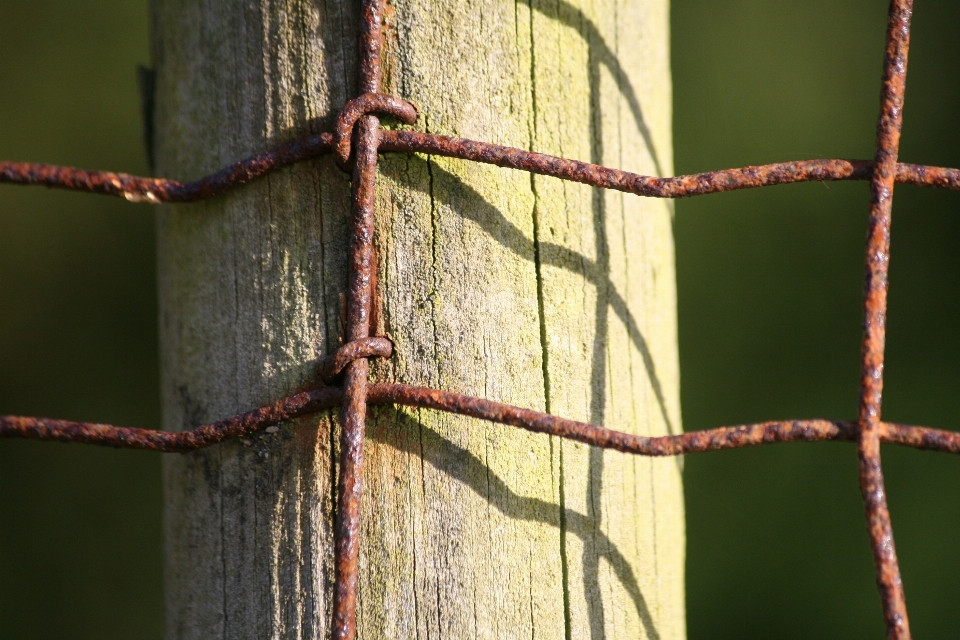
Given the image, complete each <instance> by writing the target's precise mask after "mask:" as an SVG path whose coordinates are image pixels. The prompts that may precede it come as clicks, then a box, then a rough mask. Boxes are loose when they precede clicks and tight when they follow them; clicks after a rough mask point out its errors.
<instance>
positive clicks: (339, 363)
mask: <svg viewBox="0 0 960 640" xmlns="http://www.w3.org/2000/svg"><path fill="white" fill-rule="evenodd" d="M392 355H393V343H392V342H391V341H390V339H389V338H383V337H376V336H374V337H370V338H360V339H359V340H353V341H352V342H348V343H346V344H345V345H343V346H342V347H340V348H339V349H337V350H336V351H334V352H333V353H331V354H330V355H329V356H327V357H326V358H325V359H324V361H323V366H322V367H321V368H320V378H321V379H322V380H323V381H324V382H326V383H330V382H333V380H334V379H335V378H336V377H337V376H338V375H340V372H341V371H343V369H344V367H346V366H347V365H348V364H350V363H351V362H353V361H354V360H359V359H360V358H389V357H390V356H392Z"/></svg>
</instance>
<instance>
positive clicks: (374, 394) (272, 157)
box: [0, 0, 960, 640]
mask: <svg viewBox="0 0 960 640" xmlns="http://www.w3.org/2000/svg"><path fill="white" fill-rule="evenodd" d="M912 9H913V3H912V0H892V1H891V4H890V10H889V17H888V23H887V38H886V51H885V60H884V67H883V68H884V71H883V79H882V87H881V109H880V118H879V121H878V125H877V137H876V149H877V151H876V156H875V158H874V160H873V161H865V160H841V159H833V160H806V161H796V162H787V163H779V164H771V165H763V166H752V167H742V168H737V169H729V170H723V171H714V172H708V173H702V174H694V175H687V176H677V177H673V178H658V177H651V176H643V175H638V174H633V173H629V172H625V171H620V170H617V169H612V168H608V167H603V166H599V165H595V164H590V163H586V162H580V161H576V160H570V159H566V158H559V157H555V156H550V155H545V154H540V153H534V152H529V151H524V150H520V149H515V148H510V147H504V146H499V145H493V144H489V143H486V142H479V141H475V140H467V139H463V138H453V137H447V136H441V135H433V134H427V133H421V132H417V131H412V130H399V131H387V130H383V129H381V128H380V123H379V119H378V117H377V116H378V115H380V114H390V115H393V116H395V117H397V118H399V119H400V120H401V121H402V122H404V123H405V124H408V125H413V124H415V122H416V120H417V113H416V109H415V108H414V107H413V106H412V105H411V104H409V103H408V102H406V101H404V100H401V99H400V98H397V97H395V96H390V95H386V94H383V93H380V79H381V47H382V37H381V32H380V31H381V25H382V15H381V14H382V11H383V4H382V0H363V3H362V17H361V32H360V37H359V49H360V51H359V53H360V56H359V58H360V65H359V67H360V83H359V84H360V95H359V96H358V97H356V98H354V99H353V100H351V101H349V102H348V103H347V104H346V105H345V106H344V107H343V109H342V110H341V112H340V115H339V117H338V119H337V125H336V128H335V131H333V132H331V133H323V134H319V135H313V136H309V137H306V138H303V139H301V140H298V141H296V142H293V143H291V144H287V145H284V146H282V147H279V148H276V149H273V150H270V151H266V152H264V153H261V154H259V155H257V156H254V157H252V158H248V159H246V160H243V161H241V162H239V163H237V164H235V165H232V166H229V167H226V168H224V169H222V170H221V171H219V172H217V173H215V174H213V175H210V176H207V177H205V178H202V179H200V180H198V181H196V182H192V183H181V182H177V181H174V180H165V179H158V178H143V177H137V176H132V175H127V174H119V173H110V172H99V171H86V170H80V169H74V168H68V167H59V166H51V165H43V164H31V163H13V162H0V182H9V183H15V184H27V185H44V186H48V187H54V188H61V189H69V190H75V191H86V192H90V193H99V194H104V195H112V196H117V197H122V198H125V199H127V200H129V201H131V202H138V203H153V204H156V203H162V202H194V201H198V200H203V199H206V198H211V197H215V196H218V195H221V194H223V193H226V192H228V191H230V190H233V189H236V188H238V187H240V186H241V185H243V184H246V183H248V182H250V181H252V180H255V179H257V178H259V177H262V176H264V175H266V174H268V173H270V172H272V171H275V170H277V169H279V168H281V167H284V166H287V165H289V164H292V163H296V162H301V161H303V160H306V159H309V158H314V157H317V156H319V155H323V154H328V153H332V154H334V155H335V156H336V159H337V161H338V163H339V164H340V165H341V166H342V167H344V168H345V169H347V170H350V171H352V177H353V181H352V190H353V198H352V202H353V211H352V230H351V241H350V248H349V275H348V290H347V296H346V301H347V322H346V331H345V333H346V335H345V340H344V344H343V346H342V347H341V348H340V349H338V350H337V351H336V352H335V353H333V354H331V355H330V356H329V357H328V358H327V359H326V361H325V364H324V366H323V368H322V372H321V378H322V379H323V380H324V382H326V383H328V384H329V385H330V386H321V387H318V388H314V389H311V390H308V391H304V392H301V393H298V394H295V395H292V396H289V397H287V398H282V399H280V400H277V401H276V402H274V403H272V404H270V405H266V406H263V407H260V408H258V409H255V410H253V411H249V412H247V413H243V414H240V415H237V416H233V417H230V418H226V419H224V420H220V421H218V422H215V423H211V424H206V425H201V426H199V427H196V428H194V429H192V430H189V431H184V432H177V433H173V432H164V431H159V430H150V429H137V428H128V427H118V426H112V425H103V424H92V423H80V422H69V421H64V420H53V419H47V418H34V417H20V416H0V437H4V438H29V439H36V440H52V441H61V442H80V443H86V444H96V445H103V446H112V447H121V448H135V449H149V450H155V451H161V452H187V451H193V450H196V449H200V448H203V447H208V446H211V445H214V444H217V443H220V442H223V441H225V440H228V439H231V438H238V437H242V436H244V435H247V434H250V433H252V432H254V431H257V430H259V429H263V428H266V427H268V426H271V425H275V424H277V423H279V422H282V421H285V420H289V419H291V418H294V417H297V416H301V415H305V414H309V413H315V412H318V411H322V410H326V409H331V408H334V407H341V417H342V424H343V429H342V432H341V448H340V452H341V453H340V456H341V459H340V467H339V469H340V473H339V484H338V502H337V521H336V528H335V542H334V545H335V576H336V581H335V588H334V626H333V633H332V635H333V638H335V640H352V639H353V638H354V637H355V636H356V598H357V585H358V570H357V557H358V551H359V519H360V494H361V487H362V484H361V473H362V466H363V434H364V422H365V414H366V408H367V406H369V405H402V406H409V407H420V408H427V409H433V410H438V411H446V412H451V413H457V414H461V415H465V416H470V417H474V418H479V419H483V420H489V421H493V422H497V423H501V424H505V425H510V426H514V427H518V428H522V429H526V430H529V431H534V432H538V433H545V434H550V435H555V436H558V437H562V438H567V439H571V440H576V441H579V442H582V443H585V444H588V445H591V446H595V447H601V448H608V449H615V450H618V451H622V452H625V453H630V454H636V455H645V456H675V455H685V454H689V453H697V452H702V451H713V450H719V449H731V448H740V447H747V446H755V445H761V444H770V443H777V442H793V441H820V440H838V441H853V442H856V443H857V451H858V457H859V463H860V486H861V493H862V495H863V500H864V505H865V511H866V517H867V524H868V531H869V534H870V542H871V548H872V551H873V557H874V564H875V566H876V576H877V586H878V589H879V592H880V597H881V602H882V608H883V614H884V620H885V624H886V630H887V637H888V638H892V639H897V640H905V639H907V638H910V637H911V636H910V629H909V622H908V617H907V609H906V601H905V597H904V591H903V585H902V581H901V577H900V570H899V565H898V561H897V555H896V549H895V545H894V539H893V531H892V526H891V522H890V515H889V510H888V507H887V501H886V492H885V489H884V480H883V471H882V465H881V460H880V444H881V443H891V444H899V445H904V446H909V447H914V448H918V449H927V450H934V451H941V452H948V453H960V434H957V433H953V432H948V431H943V430H937V429H929V428H925V427H918V426H911V425H901V424H892V423H886V422H883V421H882V420H881V401H882V391H883V363H884V343H885V326H886V307H887V293H888V290H889V283H888V279H887V274H888V269H889V246H890V221H891V213H892V203H893V190H894V185H895V184H896V183H903V184H914V185H918V186H927V187H936V188H946V189H952V190H960V170H958V169H950V168H942V167H932V166H926V165H914V164H903V163H898V162H897V155H898V149H899V142H900V130H901V126H902V117H903V100H904V91H905V86H906V74H907V54H908V48H909V35H910V20H911V17H912ZM380 152H403V153H412V152H419V153H426V154H432V155H441V156H447V157H451V158H459V159H462V160H468V161H474V162H482V163H487V164H493V165H496V166H499V167H505V168H511V169H517V170H523V171H528V172H532V173H537V174H541V175H547V176H553V177H556V178H560V179H564V180H571V181H575V182H581V183H584V184H588V185H591V186H594V187H598V188H605V189H614V190H618V191H623V192H626V193H631V194H635V195H639V196H645V197H659V198H680V197H687V196H695V195H703V194H709V193H718V192H723V191H731V190H737V189H749V188H757V187H764V186H771V185H777V184H786V183H794V182H808V181H832V180H869V181H870V193H871V201H870V216H869V223H868V241H867V248H866V268H865V272H866V273H865V280H864V305H863V341H862V350H861V378H860V406H859V412H858V417H857V420H856V421H830V420H821V419H813V420H795V421H778V422H765V423H759V424H750V425H738V426H732V427H721V428H717V429H710V430H706V431H697V432H692V433H686V434H682V435H676V436H663V437H644V436H636V435H631V434H627V433H622V432H618V431H613V430H610V429H606V428H603V427H599V426H595V425H591V424H586V423H582V422H577V421H573V420H567V419H564V418H560V417H556V416H552V415H548V414H544V413H540V412H537V411H532V410H528V409H523V408H519V407H514V406H510V405H506V404H502V403H499V402H495V401H492V400H486V399H482V398H476V397H472V396H466V395H463V394H459V393H454V392H450V391H444V390H439V389H430V388H425V387H416V386H411V385H402V384H387V383H381V384H372V383H369V382H368V379H367V373H368V359H369V358H371V357H384V358H388V357H391V356H392V354H393V345H392V344H391V343H390V342H389V340H387V339H386V338H384V337H382V336H371V335H370V331H371V322H370V317H371V309H372V300H373V296H374V295H375V291H373V287H372V286H371V282H372V278H371V276H372V270H373V269H374V268H375V266H374V263H373V259H372V252H373V244H372V239H373V234H374V231H375V229H374V222H373V202H374V196H375V189H376V175H377V158H378V153H380ZM337 380H340V381H341V384H340V385H339V386H337V385H336V382H337Z"/></svg>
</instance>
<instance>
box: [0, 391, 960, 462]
mask: <svg viewBox="0 0 960 640" xmlns="http://www.w3.org/2000/svg"><path fill="white" fill-rule="evenodd" d="M343 398H344V395H343V389H342V388H340V387H321V388H318V389H312V390H309V391H303V392H301V393H297V394H294V395H292V396H290V397H288V398H284V399H282V400H279V401H277V402H275V403H273V404H269V405H266V406H263V407H260V408H258V409H254V410H252V411H248V412H247V413H243V414H240V415H238V416H233V417H230V418H225V419H224V420H220V421H218V422H213V423H211V424H208V425H201V426H199V427H196V428H194V429H191V430H189V431H182V432H169V431H158V430H153V429H136V428H131V427H115V426H111V425H103V424H92V423H84V422H68V421H66V420H51V419H49V418H26V417H20V416H0V438H25V439H30V440H51V441H56V442H74V443H83V444H95V445H101V446H107V447H117V448H124V449H147V450H151V451H160V452H164V453H174V452H176V453H183V452H187V451H194V450H196V449H202V448H204V447H209V446H212V445H215V444H219V443H221V442H224V441H226V440H230V439H233V438H239V437H242V436H246V435H250V434H251V433H254V432H256V431H258V430H260V429H263V428H264V427H269V426H271V425H275V424H279V423H280V422H283V421H285V420H292V419H293V418H299V417H301V416H305V415H309V414H313V413H317V412H320V411H324V410H327V409H332V408H334V407H337V406H340V405H341V404H342V403H343ZM367 403H368V404H370V405H387V406H404V407H412V408H418V409H432V410H436V411H444V412H448V413H455V414H459V415H462V416H467V417H471V418H477V419H480V420H488V421H490V422H495V423H499V424H504V425H507V426H512V427H517V428H519V429H525V430H527V431H532V432H534V433H543V434H547V435H552V436H557V437H560V438H566V439H570V440H576V441H577V442H582V443H584V444H587V445H590V446H593V447H599V448H602V449H613V450H616V451H622V452H623V453H629V454H634V455H641V456H676V455H687V454H692V453H703V452H706V451H721V450H725V449H740V448H744V447H754V446H758V445H762V444H773V443H777V442H820V441H837V442H856V441H857V440H858V438H859V435H860V428H859V426H858V425H857V423H856V422H851V421H836V422H835V421H830V420H787V421H780V422H762V423H759V424H745V425H736V426H732V427H719V428H716V429H707V430H704V431H691V432H689V433H684V434H680V435H676V436H657V437H650V436H638V435H633V434H629V433H624V432H621V431H614V430H612V429H608V428H606V427H601V426H597V425H592V424H587V423H585V422H578V421H576V420H567V419H566V418H559V417H557V416H554V415H550V414H549V413H541V412H539V411H534V410H532V409H524V408H521V407H515V406H513V405H509V404H504V403H502V402H495V401H493V400H484V399H482V398H476V397H473V396H468V395H465V394H462V393H456V392H453V391H443V390H440V389H430V388H427V387H417V386H412V385H406V384H395V383H379V384H371V385H369V386H368V387H367ZM879 435H880V441H881V442H883V443H885V444H896V445H901V446H905V447H912V448H914V449H924V450H928V451H940V452H942V453H954V454H957V453H960V433H958V432H955V431H943V430H940V429H929V428H927V427H916V426H911V425H901V424H892V423H885V422H882V423H880V431H879Z"/></svg>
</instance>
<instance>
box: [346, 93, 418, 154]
mask: <svg viewBox="0 0 960 640" xmlns="http://www.w3.org/2000/svg"><path fill="white" fill-rule="evenodd" d="M374 113H380V114H387V115H391V116H395V117H396V118H398V119H399V120H400V122H402V123H404V124H414V123H415V122H416V121H417V109H416V107H414V106H413V105H412V104H410V103H409V102H407V101H406V100H401V99H400V98H395V97H394V96H388V95H384V94H382V93H365V94H363V95H362V96H359V97H357V98H354V99H353V100H351V101H350V102H348V103H347V104H346V105H344V107H343V109H342V110H341V111H340V115H339V116H338V117H337V128H336V131H335V132H334V140H335V143H334V153H336V155H337V161H338V162H340V164H341V165H346V164H347V163H348V162H349V161H350V143H351V137H352V135H353V127H354V125H355V124H356V123H357V120H359V119H360V118H361V117H362V116H365V115H367V114H374Z"/></svg>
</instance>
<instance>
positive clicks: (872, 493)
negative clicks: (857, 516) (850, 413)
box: [857, 0, 913, 640]
mask: <svg viewBox="0 0 960 640" xmlns="http://www.w3.org/2000/svg"><path fill="white" fill-rule="evenodd" d="M912 13H913V0H891V2H890V16H889V20H888V24H887V47H886V56H885V59H884V64H883V83H882V88H881V91H880V118H879V121H878V122H877V155H876V160H875V162H874V167H873V179H872V180H871V182H870V219H869V223H868V231H867V251H866V254H867V255H866V276H865V278H864V285H863V288H864V301H863V345H862V347H861V358H862V359H861V366H860V408H859V411H858V415H857V422H858V424H859V427H860V438H859V441H858V444H857V454H858V457H859V461H860V491H861V493H862V494H863V501H864V506H865V509H866V515H867V529H868V531H869V533H870V545H871V547H872V549H873V561H874V564H875V565H876V570H877V588H878V589H879V591H880V600H881V602H882V603H883V617H884V622H885V623H886V628H887V638H888V639H889V640H908V639H909V638H910V622H909V620H908V618H907V602H906V597H905V595H904V590H903V581H902V579H901V577H900V566H899V563H898V562H897V550H896V546H895V545H894V541H893V527H892V524H891V522H890V509H889V507H888V506H887V495H886V490H885V488H884V483H883V468H882V466H881V463H880V431H881V427H880V407H881V401H882V395H883V357H884V342H885V339H886V327H887V290H888V289H889V285H890V282H889V279H888V275H889V270H890V222H891V218H892V215H891V214H892V211H893V186H894V180H895V175H896V168H897V154H898V151H899V148H900V129H901V126H902V125H903V99H904V93H905V91H906V85H907V52H908V50H909V45H910V18H911V15H912Z"/></svg>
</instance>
